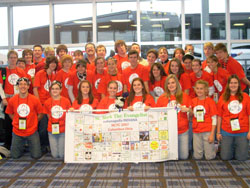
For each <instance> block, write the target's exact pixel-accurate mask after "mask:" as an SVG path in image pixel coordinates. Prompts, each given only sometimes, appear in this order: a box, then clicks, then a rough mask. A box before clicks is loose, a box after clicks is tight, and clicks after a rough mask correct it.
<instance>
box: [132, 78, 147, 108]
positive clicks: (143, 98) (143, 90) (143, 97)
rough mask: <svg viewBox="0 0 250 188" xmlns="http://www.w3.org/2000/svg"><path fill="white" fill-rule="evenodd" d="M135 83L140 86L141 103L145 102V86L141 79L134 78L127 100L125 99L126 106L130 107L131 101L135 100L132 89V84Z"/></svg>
mask: <svg viewBox="0 0 250 188" xmlns="http://www.w3.org/2000/svg"><path fill="white" fill-rule="evenodd" d="M135 81H139V82H141V84H142V102H143V103H144V101H145V100H146V95H147V91H146V89H145V85H144V82H143V80H142V79H141V78H134V79H133V81H132V84H131V87H130V92H129V95H128V99H127V103H128V106H130V104H131V103H132V101H133V100H134V98H135V91H134V89H133V84H134V82H135Z"/></svg>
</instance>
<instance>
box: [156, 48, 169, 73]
mask: <svg viewBox="0 0 250 188" xmlns="http://www.w3.org/2000/svg"><path fill="white" fill-rule="evenodd" d="M158 54H159V59H160V63H161V64H162V66H163V67H164V69H165V72H166V73H167V74H168V70H169V64H170V61H169V60H168V50H167V48H165V47H161V48H159V50H158Z"/></svg>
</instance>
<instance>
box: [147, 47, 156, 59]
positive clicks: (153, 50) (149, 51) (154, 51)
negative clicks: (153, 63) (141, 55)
mask: <svg viewBox="0 0 250 188" xmlns="http://www.w3.org/2000/svg"><path fill="white" fill-rule="evenodd" d="M150 53H153V54H154V55H155V57H156V59H157V58H158V52H157V51H156V50H155V49H150V50H148V51H147V56H148V54H150Z"/></svg>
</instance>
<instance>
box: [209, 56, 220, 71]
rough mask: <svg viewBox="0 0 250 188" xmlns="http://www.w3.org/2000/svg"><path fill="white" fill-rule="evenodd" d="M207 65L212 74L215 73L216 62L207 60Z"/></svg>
mask: <svg viewBox="0 0 250 188" xmlns="http://www.w3.org/2000/svg"><path fill="white" fill-rule="evenodd" d="M207 65H208V67H209V68H210V69H211V70H212V71H213V72H215V71H216V70H217V66H218V62H216V61H213V60H212V59H209V60H208V61H207Z"/></svg>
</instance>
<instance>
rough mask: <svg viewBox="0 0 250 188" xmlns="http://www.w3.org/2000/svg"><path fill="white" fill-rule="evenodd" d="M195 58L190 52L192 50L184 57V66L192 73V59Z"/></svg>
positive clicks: (186, 71)
mask: <svg viewBox="0 0 250 188" xmlns="http://www.w3.org/2000/svg"><path fill="white" fill-rule="evenodd" d="M193 59H194V56H193V55H191V54H190V52H188V53H186V54H185V55H184V56H183V58H182V61H183V68H184V71H185V73H187V74H191V73H192V72H193V70H192V61H193Z"/></svg>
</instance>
